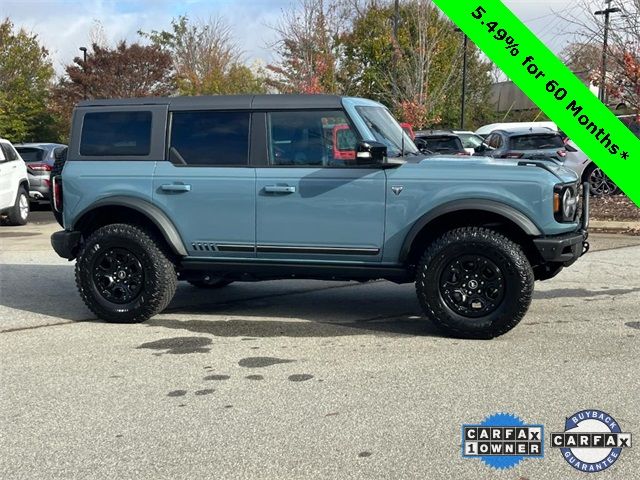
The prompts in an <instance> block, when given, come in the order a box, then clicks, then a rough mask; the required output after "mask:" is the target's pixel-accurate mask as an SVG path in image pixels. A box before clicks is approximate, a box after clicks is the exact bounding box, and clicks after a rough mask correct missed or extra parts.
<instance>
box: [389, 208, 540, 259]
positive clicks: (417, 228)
mask: <svg viewBox="0 0 640 480" xmlns="http://www.w3.org/2000/svg"><path fill="white" fill-rule="evenodd" d="M463 210H467V211H468V210H477V211H480V212H491V213H495V214H497V215H500V216H502V217H504V218H506V219H508V220H510V221H512V222H513V223H514V224H516V225H517V226H518V227H520V228H521V229H522V230H523V231H524V232H525V233H526V234H527V235H530V236H532V237H537V236H540V235H542V232H541V231H540V229H539V228H538V226H537V225H536V224H535V223H534V222H533V221H532V220H531V219H530V218H529V217H527V216H526V215H525V214H524V213H522V212H521V211H519V210H517V209H516V208H514V207H512V206H510V205H506V204H504V203H501V202H497V201H494V200H487V199H464V200H454V201H451V202H448V203H445V204H443V205H439V206H438V207H436V208H434V209H432V210H430V211H429V212H427V213H425V214H424V215H422V216H421V217H420V218H419V219H418V220H416V222H415V223H414V224H413V225H412V226H411V228H410V229H409V232H408V233H407V235H406V237H405V239H404V242H403V243H402V248H401V249H400V262H404V261H405V260H406V259H407V257H408V256H409V252H410V251H411V246H412V245H413V242H414V240H415V239H416V237H417V236H418V234H419V233H420V232H421V231H422V229H423V228H424V227H425V226H427V225H428V224H429V223H431V222H432V221H433V220H435V219H437V218H438V217H441V216H442V215H445V214H447V213H453V212H457V211H463Z"/></svg>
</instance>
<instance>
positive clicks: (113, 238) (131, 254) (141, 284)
mask: <svg viewBox="0 0 640 480" xmlns="http://www.w3.org/2000/svg"><path fill="white" fill-rule="evenodd" d="M176 283H177V275H176V271H175V267H174V265H173V264H172V263H171V261H169V259H168V258H167V256H166V255H165V253H164V252H163V248H162V244H161V243H160V242H158V241H157V240H155V239H154V238H153V237H152V236H150V235H149V234H148V233H147V232H145V231H144V230H142V229H141V228H139V227H136V226H133V225H127V224H113V225H107V226H105V227H102V228H99V229H98V230H96V231H95V232H94V233H93V234H91V236H90V237H89V238H88V239H87V241H86V242H85V244H84V245H83V247H82V250H81V252H80V254H79V255H78V261H77V263H76V284H77V285H78V290H79V291H80V296H81V297H82V300H83V301H84V303H85V304H86V305H87V307H88V308H89V310H91V311H92V312H93V313H95V314H96V315H97V316H98V318H101V319H102V320H106V321H108V322H115V323H134V322H143V321H144V320H147V319H148V318H150V317H152V316H153V315H155V314H157V313H159V312H161V311H162V310H164V308H165V307H166V306H167V305H168V304H169V302H170V301H171V299H172V298H173V295H174V293H175V291H176Z"/></svg>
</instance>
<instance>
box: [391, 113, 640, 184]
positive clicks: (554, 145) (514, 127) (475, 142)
mask: <svg viewBox="0 0 640 480" xmlns="http://www.w3.org/2000/svg"><path fill="white" fill-rule="evenodd" d="M621 120H622V121H623V122H625V123H629V122H628V120H629V119H628V118H624V117H621ZM402 126H403V128H404V129H405V131H406V132H407V133H408V132H411V133H412V135H411V137H412V139H413V141H414V143H415V144H416V146H417V147H418V148H419V149H420V151H421V152H422V153H423V154H427V155H430V156H438V155H465V154H469V155H480V156H485V157H492V158H504V159H523V160H527V159H530V160H550V161H555V162H558V163H561V164H562V165H563V166H565V167H566V168H568V169H569V170H572V171H573V172H575V173H576V175H578V178H580V180H581V182H589V184H590V187H591V188H590V191H591V194H592V195H596V196H602V195H614V194H617V193H620V189H619V188H618V187H617V185H616V184H615V183H614V182H613V181H612V180H611V179H610V178H609V177H608V176H607V175H606V174H605V173H604V172H603V171H602V169H600V167H598V165H596V163H594V162H593V161H592V160H591V159H590V158H589V157H588V156H587V155H586V154H585V153H584V152H583V151H582V150H580V148H579V147H578V146H577V145H576V144H575V143H574V142H572V141H571V140H570V139H568V138H567V137H566V136H565V135H564V133H563V132H561V131H560V130H559V129H558V127H557V125H556V124H555V123H553V122H509V123H493V124H490V125H485V126H482V127H480V128H479V129H477V130H476V131H475V133H474V132H471V131H460V130H419V131H416V132H415V133H413V130H412V129H411V125H409V124H402ZM629 128H630V129H631V130H632V131H633V132H634V133H635V134H636V135H638V136H640V127H639V126H638V124H636V123H633V124H632V125H629Z"/></svg>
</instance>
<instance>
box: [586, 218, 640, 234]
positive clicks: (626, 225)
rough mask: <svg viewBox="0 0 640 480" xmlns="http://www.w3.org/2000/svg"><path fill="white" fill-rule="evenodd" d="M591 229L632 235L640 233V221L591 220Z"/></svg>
mask: <svg viewBox="0 0 640 480" xmlns="http://www.w3.org/2000/svg"><path fill="white" fill-rule="evenodd" d="M589 230H591V231H597V232H606V233H627V234H631V235H640V222H618V221H608V220H590V221H589Z"/></svg>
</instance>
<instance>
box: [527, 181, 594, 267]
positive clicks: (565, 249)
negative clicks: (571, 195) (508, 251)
mask: <svg viewBox="0 0 640 480" xmlns="http://www.w3.org/2000/svg"><path fill="white" fill-rule="evenodd" d="M588 228H589V183H588V182H585V183H584V184H583V185H582V209H581V213H580V226H579V227H578V230H577V231H576V232H570V233H564V234H562V235H552V236H546V237H540V238H534V239H533V243H534V244H535V246H536V248H537V249H538V253H539V254H540V256H541V257H542V259H543V260H544V262H545V263H559V264H562V265H564V266H565V267H568V266H569V265H571V264H572V263H573V262H575V261H576V260H577V259H578V258H580V257H581V256H582V255H584V254H585V253H587V252H588V251H589V242H587V239H588V238H589V232H588Z"/></svg>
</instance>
